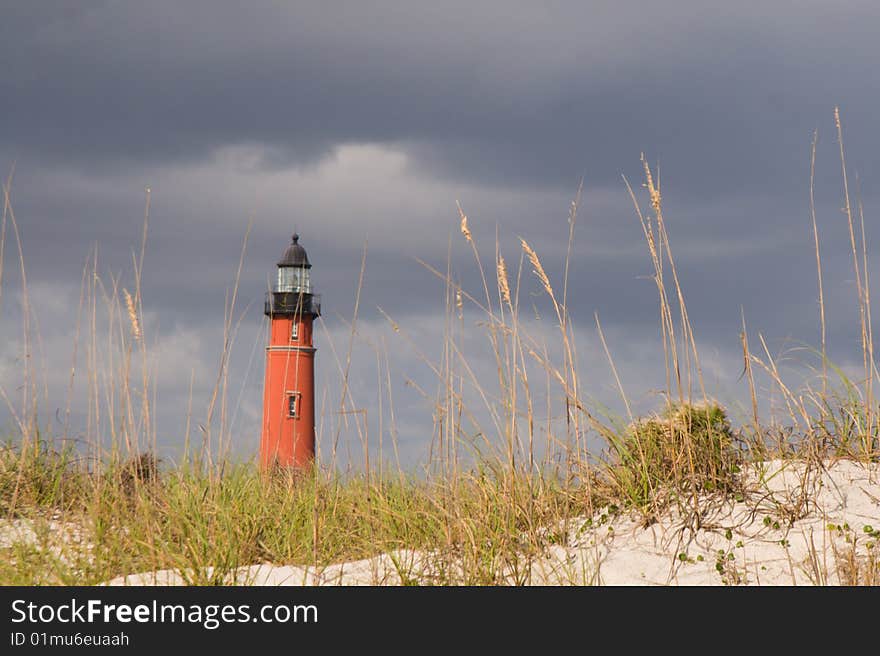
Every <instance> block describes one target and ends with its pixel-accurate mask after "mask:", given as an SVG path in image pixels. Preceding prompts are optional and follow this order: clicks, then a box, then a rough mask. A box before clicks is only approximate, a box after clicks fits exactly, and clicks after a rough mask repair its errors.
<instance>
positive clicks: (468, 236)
mask: <svg viewBox="0 0 880 656" xmlns="http://www.w3.org/2000/svg"><path fill="white" fill-rule="evenodd" d="M456 205H458V203H456ZM458 214H459V216H460V217H461V234H463V235H464V238H465V239H467V240H468V241H469V242H471V243H473V241H474V240H473V238H472V237H471V231H470V229H469V228H468V220H467V214H465V213H464V211H463V210H462V209H461V205H458Z"/></svg>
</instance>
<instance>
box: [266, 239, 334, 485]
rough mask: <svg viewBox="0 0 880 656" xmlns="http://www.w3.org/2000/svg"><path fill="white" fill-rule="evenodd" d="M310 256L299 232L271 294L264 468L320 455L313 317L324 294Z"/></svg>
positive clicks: (298, 463) (297, 464)
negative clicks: (317, 288)
mask: <svg viewBox="0 0 880 656" xmlns="http://www.w3.org/2000/svg"><path fill="white" fill-rule="evenodd" d="M311 268H312V265H311V264H310V263H309V257H308V255H306V249H304V248H303V247H302V246H300V245H299V235H297V234H294V235H293V242H292V243H291V244H290V245H289V246H288V247H287V250H286V251H284V256H283V257H282V258H281V261H280V262H278V276H277V278H276V281H275V287H274V289H273V290H272V291H271V292H268V293H267V294H266V305H265V314H266V316H268V317H269V323H270V324H271V327H270V331H269V345H268V346H267V347H266V378H265V382H264V385H263V431H262V436H261V438H260V463H261V464H262V466H263V467H264V468H268V467H272V466H275V465H280V466H284V467H295V468H302V467H306V466H308V465H309V464H311V462H312V461H313V460H314V458H315V347H314V346H313V342H312V322H313V321H314V319H315V317H317V316H320V314H321V297H320V296H319V295H316V294H313V293H312V281H311V275H310V269H311Z"/></svg>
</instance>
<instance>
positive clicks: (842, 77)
mask: <svg viewBox="0 0 880 656" xmlns="http://www.w3.org/2000/svg"><path fill="white" fill-rule="evenodd" d="M64 4H66V3H62V4H59V5H53V10H52V11H50V10H48V9H45V8H43V9H42V10H41V11H37V12H29V11H24V10H22V9H21V8H19V9H17V10H13V15H12V16H11V17H10V18H9V19H7V17H5V16H4V25H5V27H4V28H3V29H4V32H3V34H2V37H3V38H2V40H0V54H2V56H3V60H4V62H6V63H7V65H6V67H5V68H6V71H5V74H4V76H3V79H2V81H0V85H2V88H0V89H2V96H3V97H4V104H5V119H4V121H3V123H2V126H0V130H2V132H0V139H2V142H3V144H4V146H5V147H6V149H7V150H9V151H11V152H14V153H17V154H18V155H19V156H20V157H24V158H27V159H29V160H30V159H31V158H35V159H38V160H40V159H42V160H44V161H43V162H41V163H42V164H45V161H46V160H48V161H52V162H53V163H57V162H58V161H67V162H69V163H70V164H72V165H74V166H81V167H93V166H100V165H102V164H103V165H107V164H111V163H116V164H114V165H115V166H118V163H119V162H120V161H122V162H128V163H129V165H135V164H137V163H143V162H157V161H158V162H167V161H172V160H190V161H195V160H198V159H200V158H203V157H205V156H206V155H207V154H209V153H210V152H212V151H213V150H214V149H216V148H218V147H221V146H224V145H228V144H243V143H244V144H246V143H258V144H262V145H264V146H266V147H267V148H268V149H269V150H268V151H267V152H266V160H265V165H267V166H271V167H277V166H289V165H296V164H303V163H308V162H312V161H314V160H315V159H316V158H319V157H322V156H325V155H327V154H328V153H329V152H331V151H332V149H333V147H334V146H335V145H336V144H339V143H341V142H385V143H404V144H407V145H408V147H409V148H410V150H411V152H412V153H414V154H416V155H417V156H418V160H419V163H420V164H421V165H422V166H425V167H427V170H428V171H429V172H432V173H433V174H437V173H438V172H442V173H443V174H444V175H448V176H451V177H454V178H458V179H471V178H474V177H475V178H477V179H483V180H486V181H491V182H492V183H494V184H498V185H502V186H504V185H509V184H530V185H540V184H553V185H561V186H570V185H571V184H572V180H573V179H576V178H577V177H578V176H579V175H581V174H584V173H586V174H587V175H588V176H589V177H590V178H591V179H592V180H594V181H597V182H608V181H613V180H615V178H616V176H617V175H618V173H619V172H620V171H622V170H625V169H626V168H627V167H628V166H629V163H630V162H631V161H632V159H633V158H634V157H637V156H638V153H639V152H641V151H645V152H648V153H649V154H650V155H651V156H652V157H654V158H659V159H660V160H661V161H662V162H663V163H664V165H665V166H667V167H668V169H669V170H670V171H678V172H680V175H681V176H682V177H685V176H686V177H687V179H688V182H689V184H690V185H691V189H690V192H691V193H694V194H696V193H701V194H710V195H711V194H713V193H718V192H720V191H723V190H724V186H725V185H726V184H729V180H730V179H731V178H735V179H736V180H737V184H738V185H739V186H745V187H749V188H760V189H766V188H767V187H769V186H771V185H773V184H779V181H780V180H791V179H792V177H793V176H796V175H799V171H798V170H797V168H796V167H793V166H792V165H793V163H796V162H798V161H800V160H798V159H797V157H798V155H797V154H796V153H798V152H799V149H800V147H801V146H802V145H803V144H804V143H805V142H807V141H808V140H809V135H810V132H811V131H812V129H813V128H814V127H816V125H817V123H819V122H820V121H821V120H824V119H825V117H826V116H827V115H828V112H829V111H830V108H831V107H832V106H833V105H834V104H835V103H841V104H843V105H844V106H845V107H846V108H847V109H848V110H849V111H848V113H847V121H848V124H849V126H850V128H851V130H852V131H853V132H854V133H855V134H859V135H861V140H868V142H867V143H864V151H863V152H865V153H869V152H871V151H872V150H873V149H874V146H875V145H876V144H874V142H873V141H871V139H873V137H872V135H871V132H872V131H871V130H870V126H871V121H872V112H871V106H872V105H874V104H876V102H877V100H880V95H878V88H877V83H876V81H875V80H876V76H875V75H874V74H873V73H874V70H873V67H874V57H873V55H874V54H876V53H874V52H873V50H872V49H873V48H874V46H872V45H871V44H872V42H873V39H872V38H871V37H872V35H873V27H872V26H874V27H876V25H877V19H878V10H877V9H876V5H874V4H873V3H853V4H848V5H846V6H845V7H843V6H840V5H835V6H833V7H829V6H827V5H824V4H823V3H810V2H806V3H781V2H780V3H769V4H768V3H756V4H754V5H751V4H749V3H745V4H743V3H740V4H737V8H727V9H721V7H720V6H719V7H712V6H711V3H710V4H708V5H707V4H706V3H693V2H684V3H673V4H672V5H671V6H668V4H667V5H664V6H663V7H651V6H647V7H646V6H634V5H627V4H626V3H546V4H545V3H542V6H540V7H538V6H535V5H534V4H533V3H519V4H518V3H509V2H504V3H451V4H450V3H442V5H443V6H442V7H437V6H434V5H423V4H421V3H409V2H396V3H395V2H380V3H333V2H329V3H320V4H316V3H266V4H259V3H258V4H256V5H249V6H248V8H247V9H246V10H245V9H242V8H241V5H240V3H227V2H210V3H202V2H195V3H183V4H181V3H163V2H151V3H148V4H129V3H111V2H95V3H84V4H78V5H77V8H76V9H75V10H71V9H68V8H65V7H64ZM43 155H45V157H43ZM771 181H772V182H771Z"/></svg>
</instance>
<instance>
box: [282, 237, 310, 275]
mask: <svg viewBox="0 0 880 656" xmlns="http://www.w3.org/2000/svg"><path fill="white" fill-rule="evenodd" d="M278 266H284V267H304V268H306V269H309V268H311V266H312V265H311V264H309V256H308V255H307V254H306V249H305V248H303V247H302V246H300V244H299V235H298V234H296V233H294V234H293V241H292V242H291V244H290V246H288V247H287V250H285V251H284V255H283V256H282V258H281V261H280V262H278Z"/></svg>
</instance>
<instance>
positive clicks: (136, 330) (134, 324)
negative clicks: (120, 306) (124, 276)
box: [122, 288, 141, 341]
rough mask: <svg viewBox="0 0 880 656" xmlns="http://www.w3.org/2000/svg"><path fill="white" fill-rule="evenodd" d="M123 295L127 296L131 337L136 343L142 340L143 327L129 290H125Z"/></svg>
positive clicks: (126, 305) (126, 302)
mask: <svg viewBox="0 0 880 656" xmlns="http://www.w3.org/2000/svg"><path fill="white" fill-rule="evenodd" d="M122 293H123V294H124V295H125V307H126V308H127V309H128V318H129V320H131V336H132V337H134V340H135V341H138V340H139V339H140V338H141V325H140V322H138V317H137V310H135V307H134V300H133V299H132V298H131V294H129V293H128V290H127V289H124V288H123V290H122Z"/></svg>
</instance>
